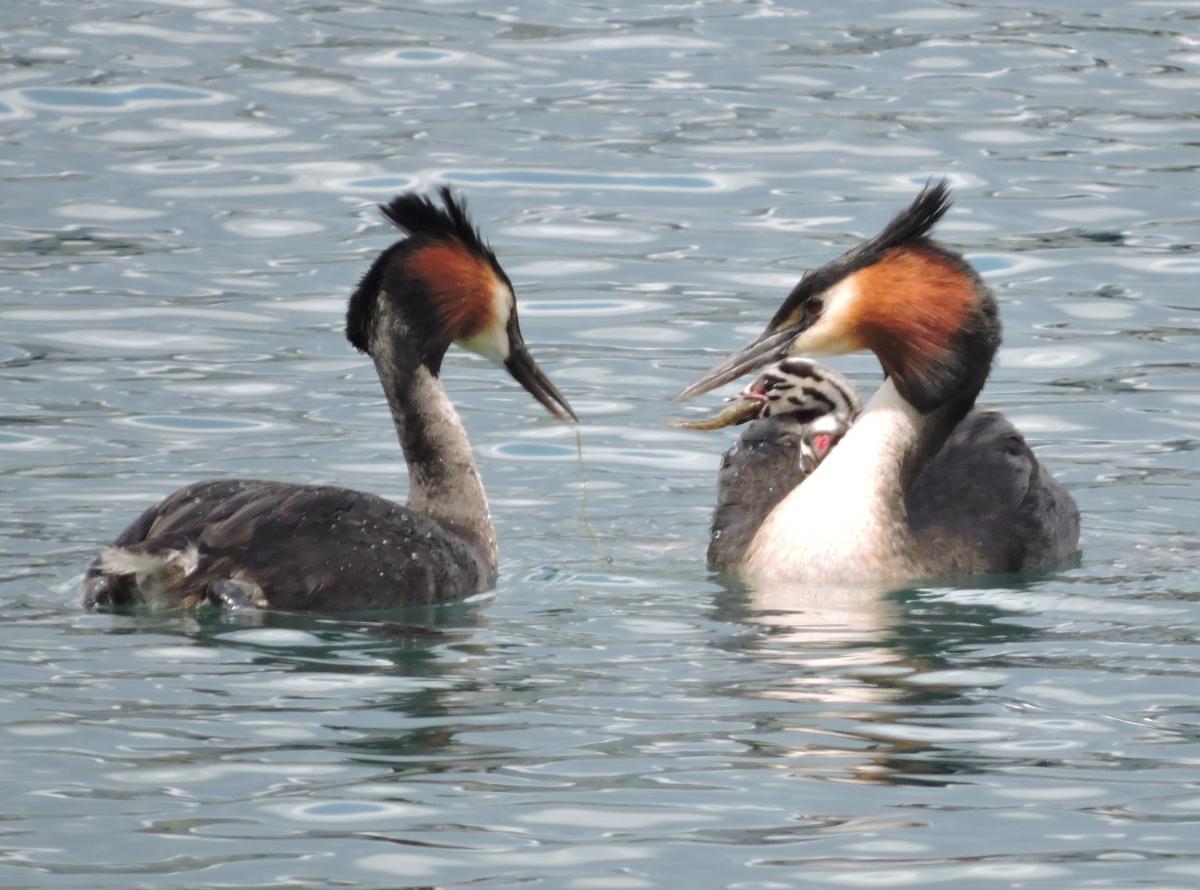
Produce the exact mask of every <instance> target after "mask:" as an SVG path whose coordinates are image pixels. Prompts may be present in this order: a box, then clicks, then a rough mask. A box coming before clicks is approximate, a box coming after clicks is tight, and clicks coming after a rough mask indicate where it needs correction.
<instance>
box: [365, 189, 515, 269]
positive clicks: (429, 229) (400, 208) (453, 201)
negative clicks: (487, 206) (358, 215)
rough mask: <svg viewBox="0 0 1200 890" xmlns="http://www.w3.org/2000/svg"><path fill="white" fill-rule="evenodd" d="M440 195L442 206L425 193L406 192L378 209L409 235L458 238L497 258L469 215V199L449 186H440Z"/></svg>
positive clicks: (476, 251) (479, 252)
mask: <svg viewBox="0 0 1200 890" xmlns="http://www.w3.org/2000/svg"><path fill="white" fill-rule="evenodd" d="M438 194H439V195H440V196H441V198H442V206H441V207H438V206H437V205H436V204H434V203H433V201H432V200H431V199H430V198H428V197H426V196H425V195H418V194H417V193H416V192H407V193H405V194H403V195H397V196H396V197H394V198H392V200H391V201H389V202H388V203H387V204H380V205H379V209H380V211H382V213H383V215H384V216H386V217H387V218H388V219H389V220H390V221H391V222H392V224H393V225H394V226H395V227H396V228H398V229H399V230H400V231H402V232H404V233H405V234H406V235H411V236H413V237H422V236H423V237H427V238H430V239H432V240H435V241H441V240H444V239H446V238H457V239H458V240H459V241H461V242H462V243H463V244H464V245H466V246H467V247H468V248H470V249H471V250H472V251H473V252H475V253H478V254H479V255H480V256H484V257H488V258H489V259H491V260H494V259H495V257H494V255H493V254H492V249H491V248H490V247H488V246H487V244H486V243H485V242H484V240H483V238H482V237H481V236H480V234H479V230H478V229H477V228H475V225H474V224H473V223H472V222H471V219H470V217H469V216H468V215H467V202H466V200H465V199H464V198H456V197H455V196H454V193H453V192H452V191H450V188H449V186H442V187H441V188H439V189H438Z"/></svg>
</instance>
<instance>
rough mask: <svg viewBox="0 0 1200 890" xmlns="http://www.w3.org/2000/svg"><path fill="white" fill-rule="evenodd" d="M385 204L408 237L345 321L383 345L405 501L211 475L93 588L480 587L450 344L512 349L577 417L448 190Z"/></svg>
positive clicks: (387, 592)
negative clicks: (450, 383) (449, 382)
mask: <svg viewBox="0 0 1200 890" xmlns="http://www.w3.org/2000/svg"><path fill="white" fill-rule="evenodd" d="M441 197H442V206H441V207H438V206H437V205H435V204H434V203H433V202H432V201H430V200H429V199H428V198H424V197H421V196H419V195H416V194H405V195H401V196H399V197H397V198H395V199H394V200H393V201H392V202H391V203H389V204H387V205H385V206H381V208H380V209H381V210H382V211H383V213H384V215H385V216H386V217H387V218H388V219H389V220H390V221H391V222H392V223H394V224H395V225H396V226H397V228H399V229H400V230H402V231H403V232H404V233H405V234H406V235H407V236H408V237H407V238H405V239H404V240H401V241H399V242H397V243H395V244H393V245H392V246H391V247H389V248H387V249H386V250H385V251H383V253H381V254H380V255H379V257H378V258H377V259H376V260H375V262H374V263H373V264H372V265H371V267H370V268H369V269H368V271H367V272H366V274H365V275H364V276H363V278H362V281H361V282H360V283H359V285H358V287H357V289H356V290H355V291H354V294H353V296H351V298H350V302H349V307H348V310H347V313H346V335H347V337H348V339H349V340H350V342H351V343H352V344H353V345H354V346H355V347H356V348H357V349H359V350H361V351H362V352H365V353H367V354H368V355H370V356H371V358H372V359H373V360H374V363H375V368H376V371H377V372H378V374H379V379H380V382H381V383H382V384H383V389H384V393H385V395H386V397H387V402H388V407H389V409H390V410H391V414H392V418H393V422H394V424H395V427H396V432H397V434H398V436H399V439H400V444H401V447H402V449H403V452H404V458H405V461H406V463H407V465H408V470H409V496H408V503H407V505H405V506H401V505H400V504H396V503H394V502H392V501H389V500H387V499H385V498H381V497H378V496H377V495H373V494H370V493H367V492H361V491H354V490H352V489H347V488H338V487H335V486H328V485H292V484H289V483H285V482H266V481H259V480H251V479H232V480H214V481H208V482H198V483H196V484H194V485H190V486H187V487H186V488H183V489H180V490H179V491H176V492H175V493H174V494H172V495H170V496H168V497H167V498H166V499H165V500H163V501H162V502H160V503H158V504H156V505H154V506H152V507H150V508H149V509H148V510H146V511H145V512H144V513H143V514H142V515H141V516H140V517H139V518H138V519H136V520H135V521H134V522H133V523H132V524H131V525H130V526H129V527H128V528H127V529H125V531H124V532H122V533H121V534H120V535H119V536H118V537H117V539H116V541H114V543H113V544H112V546H111V547H109V548H107V549H106V550H105V551H104V552H103V553H101V555H100V556H99V557H98V558H97V559H96V560H95V561H94V562H93V563H92V564H91V566H89V568H88V571H87V575H86V577H85V579H84V585H83V588H84V603H85V605H86V606H87V607H89V608H90V607H92V606H95V605H97V604H101V603H111V604H122V603H130V602H146V601H149V602H154V603H158V604H166V605H171V606H190V605H195V604H198V603H201V602H206V601H208V602H214V603H217V604H221V605H227V606H233V607H238V606H242V607H245V606H272V607H275V608H285V609H300V610H309V609H336V610H352V609H370V608H389V607H395V606H403V605H413V604H428V603H434V602H441V601H444V600H450V599H455V598H459V597H463V596H467V595H470V594H472V593H477V592H479V591H482V590H485V589H487V588H488V587H490V586H491V585H492V584H493V583H494V581H495V576H496V569H497V548H496V535H495V530H494V527H493V525H492V520H491V515H490V513H489V510H488V505H487V497H486V495H485V493H484V490H483V483H482V481H481V480H480V477H479V472H478V470H477V469H476V467H475V459H474V456H473V455H472V452H471V446H470V443H469V442H468V440H467V436H466V432H465V430H464V429H463V426H462V422H461V421H460V420H459V417H458V414H457V412H456V411H455V410H454V407H453V405H452V404H451V403H450V400H449V398H448V397H447V396H446V392H445V390H444V389H443V388H442V384H441V381H440V379H439V373H440V370H441V364H442V358H443V356H444V355H445V353H446V350H447V349H448V348H449V346H450V344H451V343H458V344H459V345H461V346H463V347H465V348H467V349H470V350H472V351H474V352H477V353H479V354H481V355H483V356H485V357H487V358H490V359H492V360H494V361H496V362H497V363H499V364H502V365H503V366H504V367H505V368H506V369H507V370H508V372H509V373H510V374H511V375H512V376H513V377H514V378H515V379H516V380H517V381H518V382H519V383H521V385H522V386H524V387H525V389H527V390H528V391H529V392H530V393H531V394H532V395H533V396H534V398H536V399H537V400H538V401H539V402H541V403H542V404H543V405H544V406H546V408H547V409H549V410H550V412H551V413H552V414H554V415H555V416H556V417H559V418H560V419H566V418H568V417H569V418H571V419H575V414H574V412H572V410H571V407H570V406H569V405H568V404H567V401H566V399H565V398H563V396H562V394H561V393H559V391H558V390H557V389H556V388H555V387H554V385H553V384H552V383H551V382H550V381H549V380H548V379H546V377H544V376H543V375H542V374H541V372H540V371H539V370H538V368H537V365H536V364H535V363H534V361H533V358H532V357H531V356H530V355H529V352H528V350H527V349H526V348H525V344H524V340H523V338H522V336H521V330H520V327H519V326H518V324H517V309H516V299H515V296H514V293H513V288H512V283H511V282H510V281H509V279H508V276H507V275H506V274H505V273H504V270H503V269H502V268H501V267H500V264H499V262H498V261H497V259H496V257H495V254H494V253H493V252H492V251H491V249H490V248H489V247H488V246H487V245H486V244H485V243H484V242H483V240H482V238H481V237H480V236H479V233H478V231H477V230H476V229H475V227H474V226H473V225H472V224H471V222H470V220H469V218H468V217H467V214H466V207H465V204H463V203H462V202H461V201H460V200H457V199H455V197H454V196H453V195H452V194H451V192H450V190H449V189H447V188H443V189H442V190H441Z"/></svg>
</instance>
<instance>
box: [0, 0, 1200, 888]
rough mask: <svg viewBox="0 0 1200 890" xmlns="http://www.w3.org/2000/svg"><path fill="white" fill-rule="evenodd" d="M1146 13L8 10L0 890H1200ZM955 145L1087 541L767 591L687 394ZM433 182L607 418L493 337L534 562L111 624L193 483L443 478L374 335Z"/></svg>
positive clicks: (495, 422)
mask: <svg viewBox="0 0 1200 890" xmlns="http://www.w3.org/2000/svg"><path fill="white" fill-rule="evenodd" d="M1110 7H1111V8H1103V7H1097V6H1096V4H1094V3H1085V2H1057V3H1042V4H1035V5H1032V6H1029V5H1026V6H1025V7H1024V8H1019V7H1013V6H1008V5H986V4H973V5H964V4H959V3H949V2H928V3H926V2H911V3H908V4H894V3H884V2H878V3H870V2H856V3H852V4H848V5H846V4H843V5H836V4H834V5H828V4H827V5H824V6H818V5H811V8H808V9H804V8H801V6H800V4H778V3H771V2H765V0H764V2H757V3H750V2H746V3H735V2H711V3H703V4H700V3H681V4H629V5H625V6H621V5H612V4H608V5H603V6H596V5H588V4H582V3H556V4H552V5H551V4H534V3H521V2H518V3H513V4H507V5H504V6H503V7H496V8H492V7H485V6H484V5H478V4H477V5H473V4H465V3H453V2H447V3H408V4H387V3H382V2H379V0H365V2H360V3H354V4H350V3H341V2H336V0H335V2H331V3H321V4H316V3H301V2H280V3H269V4H268V3H259V4H255V5H249V4H246V5H239V4H238V3H237V2H234V0H175V2H168V0H163V2H146V3H120V2H94V3H89V4H78V3H57V4H56V3H45V2H21V0H18V2H10V3H8V4H5V5H3V7H2V9H0V32H2V33H0V52H2V53H3V57H4V60H5V61H6V63H7V64H6V65H4V66H3V67H2V68H0V136H2V138H3V149H2V150H0V178H2V179H3V189H2V190H0V212H2V215H0V400H2V404H0V603H2V607H3V611H2V612H0V615H2V617H3V621H0V635H2V636H0V679H2V683H0V701H2V703H3V717H2V718H0V741H2V743H3V744H2V746H0V800H2V801H4V807H3V810H2V813H3V819H4V822H3V829H2V835H0V886H3V887H6V888H7V887H14V888H15V887H38V888H51V887H54V888H59V887H61V888H77V887H81V886H87V887H113V888H131V887H138V888H143V887H144V888H166V887H178V888H215V887H224V888H229V887H235V888H260V887H289V886H294V887H352V888H394V887H400V886H406V887H407V886H437V887H449V886H465V885H472V886H486V887H510V886H517V885H521V886H529V885H533V886H545V887H567V888H638V887H729V888H739V890H763V888H775V887H839V886H852V887H855V886H856V887H903V886H930V885H934V886H941V887H971V888H975V887H1022V888H1039V890H1041V888H1047V890H1049V888H1064V887H1086V888H1125V887H1133V886H1138V887H1154V888H1156V890H1162V888H1189V887H1196V886H1200V852H1198V851H1200V782H1198V779H1197V765H1198V764H1200V710H1198V708H1197V704H1196V701H1197V692H1196V690H1197V682H1196V680H1197V673H1200V670H1198V666H1200V661H1198V659H1200V646H1198V645H1197V625H1198V622H1200V604H1198V602H1197V594H1198V591H1200V584H1198V582H1197V572H1196V563H1197V555H1198V547H1197V541H1198V540H1200V463H1197V458H1196V450H1197V447H1198V445H1200V439H1198V434H1200V420H1197V417H1198V410H1200V365H1198V364H1197V359H1196V349H1197V322H1198V321H1200V317H1198V313H1200V298H1198V297H1197V290H1196V284H1195V282H1196V278H1197V274H1198V273H1200V259H1197V256H1196V248H1195V245H1196V243H1197V241H1198V240H1200V237H1198V236H1200V222H1198V221H1200V190H1198V189H1197V186H1196V183H1197V166H1198V163H1200V162H1198V160H1197V158H1198V157H1200V156H1198V155H1197V148H1196V145H1197V139H1198V137H1200V116H1198V113H1200V106H1198V105H1197V100H1196V96H1197V93H1198V91H1200V6H1198V5H1197V4H1196V3H1194V2H1189V0H1177V2H1134V3H1128V4H1121V5H1116V4H1113V5H1110ZM941 175H945V176H948V177H949V178H950V180H951V181H952V183H953V185H954V186H955V189H956V194H957V205H956V208H955V210H954V211H953V212H952V214H951V215H950V217H949V218H948V219H947V221H946V222H945V224H944V225H943V226H942V227H941V229H940V232H941V235H942V237H943V238H944V239H945V240H948V241H951V242H953V243H955V244H957V245H959V246H961V247H962V248H963V249H964V250H965V251H966V252H967V254H968V255H969V257H970V258H971V259H972V261H973V262H974V263H975V264H976V265H977V266H978V267H979V268H980V269H981V270H982V271H983V272H984V273H985V274H986V276H987V278H988V280H989V282H990V283H991V285H992V286H993V288H994V289H995V290H996V293H997V295H998V297H999V299H1000V302H1001V305H1002V313H1003V318H1004V322H1005V326H1006V336H1005V346H1004V349H1003V352H1002V354H1001V358H1000V362H999V364H998V366H997V368H996V370H995V372H994V373H993V376H992V378H991V381H990V382H989V385H988V388H987V390H986V391H985V395H984V402H985V403H986V404H988V405H991V406H997V407H1000V408H1003V409H1004V410H1005V411H1006V412H1007V413H1008V414H1009V415H1010V417H1012V418H1013V419H1014V420H1015V421H1016V422H1017V423H1018V424H1019V426H1020V427H1021V428H1022V429H1023V430H1024V431H1025V432H1026V434H1027V435H1028V437H1029V438H1030V440H1031V441H1032V442H1034V443H1035V445H1036V446H1037V448H1038V451H1039V454H1040V455H1041V456H1042V458H1043V460H1044V461H1045V462H1046V464H1047V465H1048V466H1049V467H1050V468H1051V469H1052V470H1053V472H1054V473H1055V474H1056V475H1057V476H1058V477H1059V478H1061V479H1063V480H1064V481H1065V482H1066V483H1067V484H1068V485H1069V487H1070V488H1071V490H1072V492H1073V493H1074V494H1075V496H1076V498H1077V499H1078V501H1079V503H1080V506H1081V508H1082V510H1083V515H1084V540H1083V546H1084V552H1083V559H1082V563H1081V565H1080V566H1079V567H1077V568H1074V569H1070V570H1067V571H1063V572H1061V573H1058V574H1056V575H1053V576H1051V577H1047V578H1043V579H1038V580H1032V581H1030V582H1029V583H1027V584H1023V585H1021V586H1019V587H1013V588H1008V587H996V586H991V587H986V586H985V587H978V588H970V589H961V588H943V587H932V588H925V589H920V590H914V591H903V592H896V593H893V594H891V595H888V596H884V597H875V598H863V599H860V600H857V601H852V602H847V601H844V600H837V601H831V602H826V603H820V604H813V603H796V602H790V601H788V600H787V599H786V598H780V597H772V596H769V595H766V594H751V595H748V594H744V593H741V592H738V591H736V590H729V589H726V588H725V587H723V586H722V585H721V584H719V583H718V582H717V581H716V580H715V579H714V578H712V577H711V576H710V575H709V574H708V573H706V571H705V570H704V567H703V550H704V545H705V535H706V524H707V519H708V510H709V507H710V505H711V503H712V499H713V492H714V477H715V468H716V465H717V459H718V457H719V455H720V453H721V451H722V450H723V449H724V448H725V447H726V446H727V444H728V441H729V436H728V435H725V434H701V433H694V432H689V431H681V430H676V429H671V428H669V427H667V426H666V423H665V422H666V420H667V419H668V418H669V417H671V416H675V415H676V414H677V412H679V411H680V410H682V409H680V408H679V407H678V406H676V405H672V404H669V403H668V399H669V397H670V396H671V395H673V394H674V393H675V392H677V391H678V390H679V389H680V388H681V387H682V386H683V385H684V384H685V383H687V382H689V381H690V380H691V379H693V378H694V377H695V376H696V375H697V374H698V373H699V372H700V371H701V370H703V369H705V368H707V367H708V366H709V365H711V364H712V363H713V362H714V361H715V360H716V359H717V358H718V357H719V356H720V355H722V354H723V353H725V352H727V351H728V350H730V349H731V348H733V347H734V346H737V345H740V344H741V343H742V342H744V341H745V340H747V339H748V338H749V337H750V336H752V335H753V334H754V333H756V332H757V331H758V330H760V329H761V326H762V324H763V323H764V321H765V320H766V318H767V317H769V315H770V314H771V312H772V311H773V310H774V308H775V306H776V305H777V303H778V301H779V300H780V299H781V298H782V297H783V296H784V295H785V294H786V292H787V291H788V289H790V287H791V285H792V284H793V283H794V282H795V280H796V278H797V277H798V275H799V274H800V272H802V271H803V270H804V269H805V268H806V267H810V266H815V265H819V264H821V263H823V262H824V261H826V260H827V259H829V258H830V257H832V256H834V255H836V254H837V253H839V252H841V251H842V250H843V249H845V247H846V246H848V245H850V244H852V243H854V242H855V241H856V240H857V239H859V238H860V237H862V236H864V235H866V234H869V233H871V232H873V231H875V230H876V229H877V228H878V227H879V226H880V225H881V223H882V222H883V221H885V220H886V219H887V218H888V217H889V216H890V215H891V213H893V212H894V211H895V209H897V208H898V207H899V206H902V205H903V204H904V203H906V202H907V201H908V200H909V199H910V198H911V196H912V195H913V194H914V192H915V191H916V189H917V188H918V187H919V185H920V184H921V183H923V182H924V181H925V180H926V179H927V178H928V177H930V176H941ZM441 182H450V183H452V184H454V185H456V186H458V187H459V188H460V189H461V190H462V191H463V192H464V193H465V194H466V195H467V196H468V198H469V199H470V201H471V203H472V206H473V207H474V210H475V214H476V216H477V218H478V221H479V222H480V223H481V225H482V227H483V229H484V231H485V233H486V234H487V235H488V237H489V238H490V240H491V242H492V244H493V246H494V247H495V248H496V250H497V252H498V253H499V255H500V257H501V260H502V261H503V263H504V265H505V267H506V269H507V270H508V272H509V274H510V275H511V277H512V278H513V280H514V282H515V283H516V286H517V290H518V295H519V298H520V299H521V301H522V302H521V307H522V308H521V312H522V326H523V328H524V331H525V335H526V339H527V340H528V342H529V344H530V347H531V349H532V350H533V352H534V354H535V355H536V356H537V357H538V360H539V362H540V363H541V364H542V366H543V367H544V368H545V369H546V371H547V372H548V373H549V374H550V375H551V376H552V377H553V378H554V380H555V381H556V382H557V383H558V385H559V387H560V388H561V389H562V390H563V391H564V392H565V393H566V395H567V396H568V398H569V399H570V400H571V402H572V404H573V405H574V407H575V408H576V409H577V411H578V412H579V414H580V415H581V416H582V417H583V419H584V423H583V425H582V428H581V435H582V446H583V463H582V465H581V464H580V462H579V458H578V456H577V453H576V439H575V435H576V433H575V431H574V429H572V428H569V427H564V426H561V425H558V424H556V423H554V422H553V421H552V420H551V419H549V418H548V417H547V416H545V413H544V411H543V410H542V409H541V408H540V406H538V405H536V404H535V403H534V402H533V401H532V400H530V399H529V398H528V397H527V396H526V395H525V394H524V393H523V392H522V391H521V390H520V389H519V388H518V387H517V386H516V385H515V384H513V383H512V382H511V381H510V380H508V379H507V378H506V377H504V376H503V375H502V374H500V373H498V372H496V371H495V370H494V369H492V368H491V367H490V366H488V365H487V364H486V363H485V362H483V361H482V360H479V359H476V358H474V357H472V356H469V355H465V354H462V353H452V354H451V355H450V356H449V358H448V360H447V363H446V370H445V378H446V380H447V385H448V388H449V389H450V390H451V393H452V395H453V397H454V399H455V400H456V402H457V404H458V405H459V406H460V407H461V410H462V413H463V415H464V419H465V423H466V425H467V427H468V429H469V431H470V434H471V437H472V441H473V443H474V445H475V447H476V452H477V455H478V458H479V462H480V466H481V470H482V473H483V475H484V477H485V481H486V484H487V486H488V490H489V495H490V498H491V503H492V508H493V512H494V514H495V516H496V520H497V523H498V529H499V534H500V537H501V545H502V573H503V575H502V578H501V581H500V583H499V585H498V587H497V588H496V590H495V592H494V593H493V594H490V595H488V596H485V597H482V598H479V599H478V600H477V601H473V602H469V603H466V604H461V605H458V606H455V607H450V608H446V609H443V610H440V611H435V612H422V613H419V614H415V615H413V614H403V615H396V616H392V617H391V619H390V620H382V619H373V620H369V621H361V622H353V621H346V620H335V619H319V618H299V617H294V616H282V615H270V614H268V615H262V616H249V617H242V616H235V617H230V616H211V615H209V616H204V615H133V616H130V615H126V616H114V615H90V614H83V613H81V612H80V611H79V610H78V608H77V599H76V589H77V585H78V582H79V579H80V576H81V573H82V570H83V567H84V566H85V565H86V563H87V562H88V560H89V559H90V558H91V557H92V556H93V555H94V553H95V552H96V549H97V547H98V546H99V545H100V544H101V543H102V542H104V541H106V540H107V539H109V538H111V537H112V536H113V535H114V534H115V533H116V531H118V530H119V529H120V528H121V527H122V526H123V525H124V524H125V523H126V522H127V521H128V520H129V519H130V518H131V517H132V516H133V515H135V514H136V513H137V512H138V511H139V510H140V509H141V508H142V507H143V506H144V505H145V504H147V503H149V502H150V501H152V500H153V499H155V498H157V497H160V496H162V495H163V494H165V493H167V492H168V491H170V490H172V489H173V488H175V487H176V486H178V485H180V484H182V483H184V482H188V481H192V480H195V479H199V478H204V477H221V476H268V477H273V478H281V479H290V480H295V481H305V482H317V481H321V482H337V483H340V484H344V485H349V486H353V487H357V488H363V489H369V490H372V491H377V492H379V493H382V494H385V495H389V496H394V497H398V498H400V497H403V493H404V490H405V482H404V479H403V474H404V470H403V465H402V461H401V460H400V457H399V452H398V449H397V448H396V446H395V443H394V440H393V437H392V432H391V429H390V424H389V422H388V419H387V414H386V409H385V407H384V405H383V402H382V399H381V398H380V395H379V390H378V384H377V382H376V381H375V378H374V375H373V372H372V369H371V367H370V366H369V364H368V363H367V362H366V361H365V360H364V359H363V358H362V357H360V356H358V355H357V354H355V353H354V352H353V350H352V349H351V348H350V347H349V345H348V344H347V343H346V342H345V340H344V339H343V337H342V335H341V332H340V325H341V313H342V311H343V305H344V300H345V299H346V297H347V296H348V295H349V292H350V290H351V289H352V288H353V286H354V284H355V283H356V281H357V279H358V277H359V276H360V275H361V274H362V271H363V269H364V268H365V265H366V263H367V262H368V261H369V259H370V258H371V257H372V256H373V255H374V254H375V252H376V251H378V250H380V249H381V248H382V247H384V246H386V245H387V244H388V243H389V241H390V239H391V237H392V236H391V234H390V233H389V232H388V231H387V230H386V228H385V227H384V226H383V225H382V223H381V222H380V220H379V218H378V216H377V214H376V213H375V211H374V204H375V203H376V202H378V201H380V200H385V199H387V198H388V197H390V196H391V195H392V194H393V193H395V192H396V191H399V190H402V189H407V188H425V187H429V186H432V185H434V184H437V183H441ZM838 366H839V367H840V368H842V369H844V370H846V371H847V372H848V373H850V374H851V376H852V377H853V378H854V379H855V381H856V382H857V383H858V384H859V386H860V387H862V388H864V389H869V388H870V387H871V386H873V385H874V383H875V381H876V380H877V379H878V376H877V370H876V369H875V368H874V367H873V366H872V362H871V361H869V360H867V359H865V358H851V359H847V360H844V361H839V362H838ZM710 404H711V403H710ZM585 478H586V480H587V486H586V519H585V515H584V508H585V505H584V503H583V497H584V494H583V483H584V480H585ZM609 556H611V559H610V558H609ZM410 625H419V626H420V627H421V628H422V630H420V631H414V630H413V628H412V627H411V626H410Z"/></svg>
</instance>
